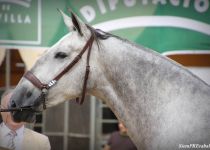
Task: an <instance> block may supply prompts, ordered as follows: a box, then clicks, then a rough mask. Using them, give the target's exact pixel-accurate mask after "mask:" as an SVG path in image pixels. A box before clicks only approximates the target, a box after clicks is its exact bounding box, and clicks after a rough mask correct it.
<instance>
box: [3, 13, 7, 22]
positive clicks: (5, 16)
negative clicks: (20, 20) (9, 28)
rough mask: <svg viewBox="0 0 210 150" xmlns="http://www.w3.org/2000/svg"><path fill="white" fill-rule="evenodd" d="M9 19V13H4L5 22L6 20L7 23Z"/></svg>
mask: <svg viewBox="0 0 210 150" xmlns="http://www.w3.org/2000/svg"><path fill="white" fill-rule="evenodd" d="M7 21H8V15H7V14H5V15H4V22H6V23H7Z"/></svg>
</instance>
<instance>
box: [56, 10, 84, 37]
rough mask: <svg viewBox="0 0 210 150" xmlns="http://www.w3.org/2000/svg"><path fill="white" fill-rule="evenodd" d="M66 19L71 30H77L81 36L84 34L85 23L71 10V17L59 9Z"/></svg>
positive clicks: (66, 23)
mask: <svg viewBox="0 0 210 150" xmlns="http://www.w3.org/2000/svg"><path fill="white" fill-rule="evenodd" d="M58 11H59V12H60V13H61V15H62V16H63V19H64V23H65V25H66V26H67V27H68V29H69V31H72V30H77V31H78V32H79V34H80V35H81V36H83V30H82V28H83V27H84V25H85V24H84V23H83V22H82V21H81V20H80V19H79V18H78V17H77V16H76V15H75V14H74V13H73V12H72V11H71V10H69V11H70V13H71V18H70V17H69V16H67V15H66V14H65V13H64V12H63V11H62V10H60V9H58Z"/></svg>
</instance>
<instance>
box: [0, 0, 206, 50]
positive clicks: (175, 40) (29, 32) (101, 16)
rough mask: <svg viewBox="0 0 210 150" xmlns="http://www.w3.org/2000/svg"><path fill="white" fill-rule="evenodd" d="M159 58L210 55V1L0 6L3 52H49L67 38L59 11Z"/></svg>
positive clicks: (8, 2) (24, 0)
mask: <svg viewBox="0 0 210 150" xmlns="http://www.w3.org/2000/svg"><path fill="white" fill-rule="evenodd" d="M68 7H69V8H71V9H72V10H73V11H74V12H75V13H76V14H77V15H78V16H80V17H81V19H82V20H83V21H85V22H86V23H89V24H91V25H93V26H94V27H95V28H100V29H103V30H105V31H108V32H111V33H113V34H116V35H119V36H121V37H124V38H127V39H129V40H131V41H133V42H136V43H138V44H141V45H144V46H146V47H149V48H152V49H154V50H156V51H158V52H160V53H170V52H171V51H176V52H177V51H186V50H189V51H192V50H195V51H196V52H198V51H200V52H201V53H203V52H208V50H210V17H209V16H210V2H209V0H86V1H84V0H59V1H58V0H0V46H1V47H7V48H12V47H19V48H20V47H31V48H45V47H50V46H52V45H53V44H54V43H55V42H56V41H58V40H59V39H60V38H61V37H62V36H63V35H65V34H66V33H67V29H66V27H65V26H64V23H63V20H62V18H61V16H60V14H59V13H58V11H57V10H56V9H57V8H60V9H62V10H64V11H65V12H68V11H67V8H68Z"/></svg>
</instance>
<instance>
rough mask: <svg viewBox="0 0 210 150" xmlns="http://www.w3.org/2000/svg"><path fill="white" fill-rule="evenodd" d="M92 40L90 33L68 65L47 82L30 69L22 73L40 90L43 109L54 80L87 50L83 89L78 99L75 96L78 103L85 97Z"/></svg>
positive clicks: (71, 66)
mask: <svg viewBox="0 0 210 150" xmlns="http://www.w3.org/2000/svg"><path fill="white" fill-rule="evenodd" d="M93 42H94V35H93V34H92V35H91V37H90V38H89V40H88V41H87V43H86V44H85V46H84V47H83V49H82V51H81V52H80V53H79V54H78V55H77V56H76V57H75V58H74V59H73V60H72V61H71V62H70V63H69V65H68V66H66V67H65V68H64V69H63V71H61V72H60V73H59V74H58V75H57V76H56V77H55V78H53V79H52V80H51V81H50V82H49V83H48V84H44V83H42V82H41V81H40V80H39V79H38V78H37V77H36V76H35V75H34V74H33V73H32V72H31V71H27V72H26V73H25V74H24V77H25V78H26V79H28V80H29V81H30V82H31V83H32V84H33V85H34V86H36V87H37V88H38V89H39V90H41V95H40V98H41V100H42V103H43V109H46V95H47V93H48V91H49V89H50V88H51V87H53V86H54V85H55V84H56V82H57V81H58V80H59V79H60V78H61V77H62V76H63V75H64V74H66V73H67V72H68V71H69V70H71V68H73V66H74V65H75V64H76V63H77V62H78V61H79V60H80V59H81V57H82V55H83V54H84V53H85V51H86V50H88V52H87V62H86V71H85V77H84V83H83V89H82V97H81V99H80V100H79V98H76V101H77V102H78V103H79V104H82V103H83V102H84V99H85V93H86V87H87V80H88V76H89V72H90V64H89V61H90V52H91V48H92V44H93Z"/></svg>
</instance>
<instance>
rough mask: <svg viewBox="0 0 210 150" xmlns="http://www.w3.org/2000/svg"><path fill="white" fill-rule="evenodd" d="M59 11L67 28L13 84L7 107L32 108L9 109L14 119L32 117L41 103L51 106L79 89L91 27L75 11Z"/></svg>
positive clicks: (89, 44) (90, 44) (69, 96)
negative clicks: (67, 31) (15, 83)
mask: <svg viewBox="0 0 210 150" xmlns="http://www.w3.org/2000/svg"><path fill="white" fill-rule="evenodd" d="M60 12H61V14H62V16H63V19H64V23H65V25H66V26H67V28H68V29H69V31H70V32H69V33H68V34H67V35H65V36H64V37H63V38H62V39H60V40H59V41H58V42H57V43H56V44H55V45H54V46H52V47H51V48H49V49H48V50H46V51H45V52H44V54H43V55H42V56H41V57H40V58H39V59H38V60H37V61H36V63H35V65H34V66H33V67H32V69H31V70H30V71H29V72H27V73H26V74H25V75H24V76H23V77H22V79H21V80H20V81H19V83H18V85H17V86H16V88H15V90H14V92H13V95H12V98H11V100H10V104H9V108H31V109H28V111H27V110H26V111H14V112H12V115H13V118H14V120H15V121H17V122H20V121H26V122H32V121H34V117H35V113H36V112H37V111H38V112H40V111H42V110H43V107H42V104H43V103H44V104H43V105H46V106H47V107H50V106H54V105H57V104H58V103H61V102H63V101H65V100H69V99H75V98H76V97H78V96H80V95H81V93H82V88H83V86H84V84H83V81H84V74H85V66H86V63H87V59H86V56H87V55H88V53H89V50H90V49H91V48H92V44H93V42H94V38H93V36H91V35H92V34H91V30H90V28H91V27H89V26H88V25H86V24H85V23H84V22H82V21H81V20H80V19H79V18H78V17H77V16H76V15H75V14H74V13H72V12H71V17H69V16H67V15H66V14H64V13H63V12H62V11H60ZM91 37H92V38H91ZM83 54H84V55H85V56H84V55H83ZM82 56H83V57H82ZM80 57H81V58H80ZM70 64H72V65H70ZM45 98H46V102H45ZM43 101H44V102H43ZM45 103H46V104H45ZM32 108H33V109H32ZM21 110H22V109H21Z"/></svg>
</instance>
